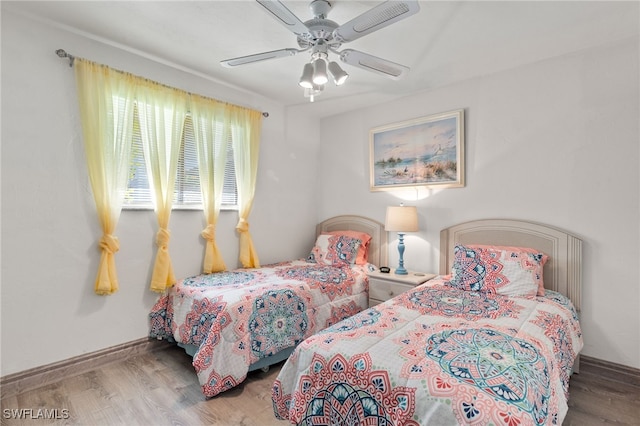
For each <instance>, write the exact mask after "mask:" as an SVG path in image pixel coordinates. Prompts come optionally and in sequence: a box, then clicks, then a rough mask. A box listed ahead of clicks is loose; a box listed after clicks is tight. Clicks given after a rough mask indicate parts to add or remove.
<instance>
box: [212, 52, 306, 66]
mask: <svg viewBox="0 0 640 426" xmlns="http://www.w3.org/2000/svg"><path fill="white" fill-rule="evenodd" d="M298 52H300V50H298V49H280V50H272V51H270V52H263V53H256V54H255V55H248V56H240V57H238V58H233V59H225V60H224V61H220V64H221V65H223V66H225V67H228V68H231V67H235V66H238V65H245V64H251V63H253V62H260V61H266V60H268V59H275V58H284V57H286V56H294V55H295V54H297V53H298Z"/></svg>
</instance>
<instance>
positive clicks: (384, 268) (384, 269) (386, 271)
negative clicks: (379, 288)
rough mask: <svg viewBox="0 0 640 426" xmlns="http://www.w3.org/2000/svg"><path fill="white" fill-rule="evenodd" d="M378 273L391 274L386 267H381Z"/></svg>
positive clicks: (389, 269)
mask: <svg viewBox="0 0 640 426" xmlns="http://www.w3.org/2000/svg"><path fill="white" fill-rule="evenodd" d="M380 272H382V273H383V274H388V273H389V272H391V268H389V267H388V266H381V267H380Z"/></svg>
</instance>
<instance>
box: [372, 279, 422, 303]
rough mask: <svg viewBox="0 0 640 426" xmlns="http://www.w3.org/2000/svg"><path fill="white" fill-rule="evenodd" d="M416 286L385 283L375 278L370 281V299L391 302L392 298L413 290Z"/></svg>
mask: <svg viewBox="0 0 640 426" xmlns="http://www.w3.org/2000/svg"><path fill="white" fill-rule="evenodd" d="M414 287H415V286H413V285H410V284H400V283H397V282H392V281H383V280H378V279H375V278H371V279H369V298H370V299H378V300H389V299H391V298H392V297H396V296H397V295H399V294H401V293H404V292H405V291H408V290H411V289H412V288H414Z"/></svg>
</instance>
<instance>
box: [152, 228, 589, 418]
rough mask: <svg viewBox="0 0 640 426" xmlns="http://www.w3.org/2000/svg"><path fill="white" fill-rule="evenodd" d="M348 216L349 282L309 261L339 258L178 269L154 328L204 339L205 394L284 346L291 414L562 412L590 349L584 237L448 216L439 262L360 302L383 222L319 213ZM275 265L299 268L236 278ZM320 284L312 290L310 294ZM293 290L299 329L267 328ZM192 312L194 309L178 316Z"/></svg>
mask: <svg viewBox="0 0 640 426" xmlns="http://www.w3.org/2000/svg"><path fill="white" fill-rule="evenodd" d="M343 229H347V230H353V231H357V232H363V233H366V234H369V235H370V236H371V237H372V240H371V243H370V246H369V258H368V259H367V261H366V262H365V263H364V264H357V263H354V264H351V263H349V264H348V265H342V266H339V267H338V268H337V269H338V270H339V271H340V274H346V275H349V274H352V275H353V279H352V280H337V281H340V283H346V285H347V287H349V288H350V289H348V288H345V287H338V282H337V281H336V283H335V285H334V284H331V290H329V287H327V285H326V283H327V280H326V277H327V276H328V275H325V276H324V278H322V279H321V282H323V283H325V284H324V287H323V285H321V284H311V283H310V281H309V276H310V275H315V274H319V275H320V276H323V273H320V272H317V271H316V272H312V269H309V268H310V266H316V267H317V266H321V265H324V266H332V268H324V266H322V268H324V270H327V271H328V270H333V269H334V267H335V265H326V264H323V263H322V262H317V264H315V265H314V264H311V265H307V262H306V261H304V260H299V261H295V262H293V263H291V262H287V263H284V264H279V265H275V266H269V267H267V268H266V270H267V271H263V270H239V271H234V272H229V273H223V274H222V275H221V277H225V280H226V281H225V282H224V283H222V284H220V283H217V284H214V285H211V284H210V281H209V280H208V279H204V278H202V277H199V278H192V279H189V280H191V281H194V280H195V281H197V282H203V281H206V283H207V285H206V286H205V285H204V284H202V285H198V286H197V287H196V288H197V289H198V291H195V290H194V287H193V286H190V284H189V282H190V281H189V280H183V281H182V282H181V283H179V284H178V285H176V286H174V289H172V290H171V292H170V293H169V294H168V295H167V296H165V298H166V299H165V298H163V299H161V301H160V302H159V304H158V305H156V307H155V308H154V310H153V312H152V314H151V317H152V335H154V336H155V337H162V338H168V339H171V338H174V339H175V340H177V341H179V342H181V343H183V344H184V343H186V344H188V345H196V346H198V345H199V347H198V348H197V350H196V352H195V356H194V366H195V367H196V371H197V372H198V377H199V379H200V382H201V384H202V388H203V392H204V393H205V395H207V396H213V395H215V394H217V393H219V392H221V391H223V390H225V389H228V388H230V387H233V386H235V384H237V383H239V382H240V381H241V380H243V379H244V377H245V376H246V372H247V371H249V370H250V369H252V368H258V367H260V366H264V365H268V364H269V363H271V362H278V361H280V360H282V359H287V361H286V363H285V364H284V365H283V367H282V369H281V371H280V373H279V375H278V377H277V379H276V380H275V383H274V384H273V388H272V401H273V408H274V414H275V416H276V417H277V418H280V419H286V420H288V421H290V422H291V423H293V424H305V425H315V424H324V425H328V424H331V425H360V424H362V425H368V424H371V425H423V424H438V425H445V424H505V425H527V424H561V423H562V420H563V418H564V416H565V414H566V411H567V399H568V387H569V377H570V375H571V373H572V372H574V371H576V370H577V366H578V363H577V359H578V353H579V351H580V349H581V348H582V336H581V332H580V325H579V322H578V311H579V309H580V281H581V276H580V271H581V252H582V250H581V241H580V240H579V239H578V238H575V237H574V236H572V235H570V234H567V233H565V232H562V231H560V230H558V229H555V228H551V227H548V226H545V225H541V224H536V223H530V222H524V221H514V220H480V221H473V222H467V223H464V224H460V225H456V226H453V227H451V228H447V229H444V230H443V231H441V235H440V242H441V247H440V249H441V261H440V271H439V272H440V274H441V275H440V276H439V277H437V278H436V279H433V280H430V281H428V282H427V283H425V284H423V285H420V286H418V287H416V288H415V289H413V290H411V291H408V292H406V293H404V294H402V295H399V296H397V297H395V298H393V299H391V300H389V301H387V302H385V303H382V304H380V305H377V306H375V307H372V308H370V309H366V308H367V306H366V303H367V302H366V292H367V287H368V286H367V280H366V277H365V276H366V271H367V270H368V269H369V268H373V267H375V266H381V265H386V253H387V243H386V232H385V231H384V229H383V227H382V225H381V224H379V223H378V222H376V221H372V220H369V219H367V218H362V217H358V216H340V217H336V218H332V219H329V220H328V221H325V222H323V223H321V224H320V225H318V230H317V234H318V235H319V236H321V235H322V234H325V233H326V232H329V231H334V232H335V231H338V230H343ZM320 239H321V238H320V237H319V239H318V240H317V241H316V246H317V245H318V244H319V241H320ZM523 248H526V249H523ZM314 250H315V249H314ZM316 260H317V259H316ZM283 265H286V266H283ZM280 267H282V268H284V271H294V272H292V273H291V272H288V273H283V272H282V271H281V272H279V273H276V275H278V276H280V277H281V278H282V277H286V279H284V281H281V282H280V283H274V282H269V283H266V284H265V283H263V284H258V285H257V287H254V286H252V285H249V284H253V283H255V281H254V280H248V279H244V278H243V280H241V281H242V282H241V283H235V282H234V283H233V284H231V283H229V280H231V278H230V277H233V278H234V279H236V278H237V277H239V276H242V277H245V274H260V275H264V276H268V275H269V271H270V270H273V271H276V270H279V268H280ZM301 270H304V271H307V272H308V274H301V273H300V271H301ZM354 270H355V271H354ZM346 271H349V272H346ZM331 274H335V272H332V273H331ZM331 274H329V275H330V276H334V275H331ZM214 275H219V274H214ZM301 276H304V279H303V280H300V281H297V280H298V279H299V278H300V277H301ZM360 278H362V281H360ZM542 285H544V289H545V290H543V289H542ZM203 287H204V288H206V290H203ZM211 287H213V288H221V289H222V290H223V291H222V292H221V293H214V290H213V289H212V288H211ZM249 288H251V289H252V290H248V289H249ZM314 289H318V292H319V293H318V295H317V296H311V295H310V294H311V293H310V292H312V291H313V290H314ZM323 289H324V290H323ZM241 290H242V291H241ZM297 290H301V291H302V293H296V291H297ZM287 291H291V294H292V295H295V296H292V297H293V298H297V299H296V300H297V302H298V307H299V308H297V310H296V309H294V310H293V312H294V313H297V314H298V316H297V317H296V318H297V319H296V320H294V321H292V322H291V324H297V325H296V326H292V327H291V329H295V331H296V333H293V332H292V333H288V334H287V333H283V334H282V336H281V337H283V338H282V339H280V340H277V339H272V338H271V337H273V336H271V335H270V336H269V338H268V339H267V338H266V336H265V334H264V333H263V332H260V331H259V329H260V326H269V327H270V328H269V330H270V333H271V334H277V333H275V331H278V330H281V329H283V328H286V327H283V326H282V324H283V323H285V322H287V321H289V319H287V318H289V317H288V315H289V314H290V313H291V310H288V309H284V308H282V307H284V306H286V305H285V304H284V303H283V302H282V303H281V302H280V301H278V303H271V304H269V303H266V302H265V301H269V300H272V299H270V298H271V297H272V294H279V295H281V296H283V297H284V295H285V294H289V293H286V292H287ZM236 293H242V295H236ZM307 293H308V294H309V295H307V296H305V294H307ZM232 294H233V295H234V296H233V297H232V298H231V297H230V295H232ZM196 295H197V297H195V298H193V296H196ZM343 296H344V297H343ZM286 297H289V296H286ZM286 297H285V298H286ZM197 300H199V301H200V302H197ZM205 300H206V301H207V302H204V301H205ZM204 305H211V306H214V307H215V309H214V311H213V313H211V314H204V313H202V312H203V308H204ZM223 305H224V306H223ZM267 305H268V306H267ZM186 306H189V308H187V307H186ZM193 306H198V308H194V307H193ZM267 308H269V309H270V312H267V311H268V309H267ZM196 311H197V312H196ZM303 311H304V312H306V315H307V317H306V318H307V321H306V324H307V326H306V328H305V327H302V326H300V324H302V322H301V321H300V318H301V315H300V313H301V312H303ZM183 312H188V313H187V314H186V315H185V314H184V313H183ZM178 313H179V314H178ZM194 313H195V314H194ZM190 315H191V317H193V318H195V317H198V318H199V319H193V318H192V319H191V320H183V319H182V318H187V317H189V316H190ZM154 324H155V325H154ZM311 324H313V325H311ZM204 328H206V329H208V330H209V333H205V332H204V331H201V329H204ZM187 329H188V330H191V331H190V332H189V333H187V332H184V331H183V330H187ZM184 337H188V338H187V339H185V338H184ZM284 337H286V338H284ZM276 340H277V341H276ZM263 355H264V356H263ZM273 357H275V358H273ZM201 366H202V367H204V368H200V367H201Z"/></svg>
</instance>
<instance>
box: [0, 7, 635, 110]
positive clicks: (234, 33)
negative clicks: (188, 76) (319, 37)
mask: <svg viewBox="0 0 640 426" xmlns="http://www.w3.org/2000/svg"><path fill="white" fill-rule="evenodd" d="M283 3H284V4H285V5H286V6H287V7H288V8H289V9H290V10H291V11H292V12H293V13H295V14H296V15H297V16H298V17H299V18H300V20H302V21H306V20H308V19H310V18H311V17H312V16H311V11H310V9H309V1H306V0H305V1H291V0H284V1H283ZM332 3H333V9H332V10H331V12H330V13H329V16H328V18H329V19H331V20H333V21H336V22H337V23H338V24H341V23H344V22H346V21H348V20H350V19H352V18H354V17H355V16H357V15H359V14H361V13H363V12H365V11H367V10H369V9H370V8H372V7H374V6H376V5H377V4H379V3H380V2H378V1H347V0H336V1H333V2H332ZM420 6H421V10H420V12H418V14H417V15H414V16H411V17H409V18H407V19H405V20H403V21H400V22H398V23H395V24H393V25H391V26H389V27H386V28H384V29H381V30H379V31H377V32H375V33H372V34H369V35H367V36H365V37H363V38H361V39H359V40H355V41H353V42H351V43H347V44H344V45H343V46H342V48H347V47H348V48H352V49H357V50H361V51H363V52H366V53H369V54H372V55H375V56H379V57H382V58H384V59H388V60H391V61H393V62H398V63H401V64H404V65H407V66H409V67H410V68H411V72H410V73H409V75H408V76H407V77H406V78H405V79H403V80H401V81H393V80H390V79H387V78H385V77H382V76H378V75H376V74H372V73H369V72H367V71H364V70H361V69H358V68H354V67H350V66H349V65H346V64H343V68H344V69H345V70H346V71H347V72H348V73H349V74H350V77H349V79H348V80H347V82H346V83H345V84H344V85H343V86H340V87H336V86H333V85H332V84H328V85H327V89H326V90H325V92H324V93H323V94H322V95H321V96H319V97H318V98H317V99H316V102H314V103H313V104H312V105H308V107H309V108H314V109H316V110H317V112H318V114H320V115H331V114H333V113H336V112H340V111H343V110H346V109H351V108H357V107H361V106H365V105H368V104H371V103H372V102H378V101H382V100H387V99H392V98H394V97H398V96H403V95H407V94H410V93H414V92H416V91H422V90H429V89H433V88H436V87H439V86H442V85H445V84H450V83H452V82H456V81H460V80H464V79H468V78H473V77H476V76H481V75H485V74H489V73H493V72H496V71H499V70H503V69H508V68H513V67H517V66H520V65H523V64H526V63H532V62H536V61H540V60H543V59H546V58H550V57H554V56H558V55H563V54H566V53H568V52H572V51H577V50H581V49H585V48H588V47H592V46H598V45H606V44H607V43H610V42H612V41H616V40H620V39H623V38H627V37H634V36H635V37H637V36H638V28H639V17H638V10H639V9H638V2H637V1H627V2H613V1H601V2H595V1H564V2H559V1H528V2H524V1H491V2H490V1H466V2H458V1H421V2H420ZM2 7H3V9H9V10H13V11H15V12H18V13H22V14H28V15H31V16H35V17H38V18H39V19H44V20H51V21H54V22H56V23H59V24H62V25H65V26H68V27H70V28H73V29H75V30H77V31H78V32H81V33H82V34H84V35H89V36H90V37H92V38H96V39H98V40H100V41H103V42H107V43H109V44H112V45H114V46H118V47H122V48H125V49H127V50H129V51H132V52H136V53H141V54H143V55H144V56H146V57H151V58H156V59H158V60H159V61H161V62H163V63H170V64H175V65H176V66H179V67H181V68H187V69H190V70H193V71H194V72H196V73H198V74H200V75H206V76H208V77H209V78H212V79H214V80H216V81H220V82H224V83H227V84H229V85H231V86H234V87H241V88H244V89H246V90H249V91H252V92H257V93H259V94H262V95H264V96H266V97H268V98H271V99H275V100H277V101H279V102H281V103H282V104H285V105H296V104H308V100H307V99H305V98H304V96H303V90H302V88H300V87H299V86H298V79H299V78H300V74H301V72H302V67H303V65H304V63H306V62H307V61H308V59H309V57H308V56H309V55H308V54H307V53H302V54H299V55H297V56H292V57H287V58H280V59H274V60H270V61H264V62H259V63H254V64H250V65H245V66H242V67H236V68H233V69H230V68H224V67H222V66H220V64H219V62H220V61H221V60H223V59H229V58H233V57H237V56H244V55H249V54H253V53H260V52H263V51H269V50H276V49H282V48H297V47H298V46H297V43H296V37H295V35H294V34H293V33H290V32H289V31H288V30H287V29H285V28H284V27H283V26H282V25H281V24H279V23H278V22H277V21H276V20H275V19H273V17H271V16H270V15H269V14H268V13H266V12H265V11H264V9H263V8H262V7H261V6H260V5H258V4H257V3H256V2H255V1H251V0H236V1H67V2H58V1H43V2H35V1H20V2H7V1H2ZM60 47H61V48H64V46H60ZM69 53H71V54H73V52H69ZM88 59H91V58H88Z"/></svg>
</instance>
